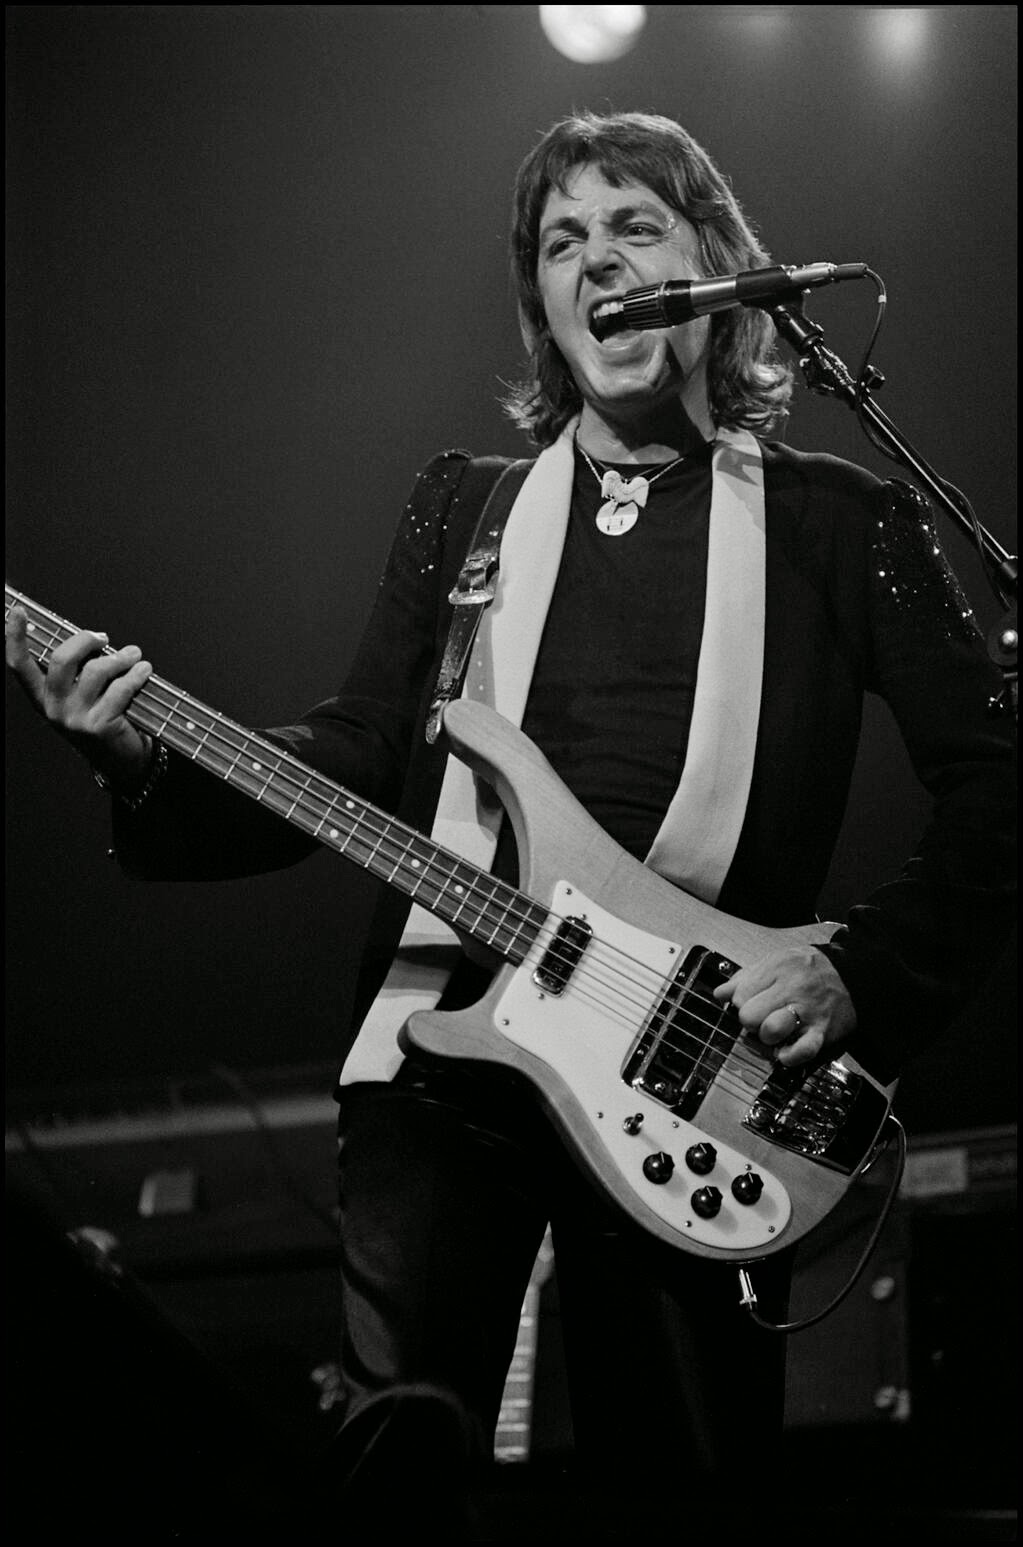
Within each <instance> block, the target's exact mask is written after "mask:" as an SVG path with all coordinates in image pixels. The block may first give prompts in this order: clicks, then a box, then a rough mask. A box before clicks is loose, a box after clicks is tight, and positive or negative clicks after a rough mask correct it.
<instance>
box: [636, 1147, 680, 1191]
mask: <svg viewBox="0 0 1023 1547" xmlns="http://www.w3.org/2000/svg"><path fill="white" fill-rule="evenodd" d="M674 1170H675V1162H674V1161H673V1160H672V1158H671V1156H670V1155H668V1154H666V1153H665V1151H664V1150H658V1152H657V1154H656V1155H648V1156H647V1158H646V1159H645V1160H644V1162H643V1175H644V1176H645V1177H646V1179H647V1181H648V1182H656V1183H657V1184H658V1186H660V1185H662V1184H663V1183H664V1182H670V1181H671V1177H672V1173H673V1171H674Z"/></svg>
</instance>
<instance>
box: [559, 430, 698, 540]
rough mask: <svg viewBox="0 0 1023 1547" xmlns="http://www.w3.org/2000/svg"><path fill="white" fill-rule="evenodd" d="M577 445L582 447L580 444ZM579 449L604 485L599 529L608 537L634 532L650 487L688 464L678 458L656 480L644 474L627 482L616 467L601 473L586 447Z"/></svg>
mask: <svg viewBox="0 0 1023 1547" xmlns="http://www.w3.org/2000/svg"><path fill="white" fill-rule="evenodd" d="M576 445H577V446H579V442H578V441H576ZM579 450H580V451H581V452H582V454H583V459H584V461H585V463H586V466H587V467H588V468H589V470H590V472H591V473H592V474H593V476H594V478H595V479H596V480H597V482H598V483H599V484H600V492H601V494H602V496H603V498H604V503H603V505H601V507H600V509H599V510H598V511H597V527H598V529H599V530H600V531H601V532H603V533H604V536H605V537H623V536H624V535H625V533H626V532H631V531H632V528H633V527H634V526H635V525H636V521H637V519H638V517H639V512H640V510H641V509H642V507H643V506H644V505H645V504H646V500H647V495H648V494H649V493H650V485H651V484H652V483H656V482H657V480H658V478H663V477H664V475H665V473H670V472H671V470H672V468H673V467H678V465H679V463H680V462H684V461H685V456H681V457H676V458H675V460H674V462H669V463H668V465H667V466H666V467H662V468H661V470H660V472H658V473H655V474H654V476H653V477H652V478H644V477H643V476H642V474H637V475H636V477H635V478H630V479H629V480H628V481H626V480H625V479H624V478H623V477H622V475H621V473H620V472H619V471H618V469H617V468H615V467H608V468H605V469H604V470H603V471H598V469H597V467H596V466H595V464H594V462H593V460H592V459H591V458H590V456H589V455H588V454H587V452H586V451H585V450H584V449H583V447H582V446H579Z"/></svg>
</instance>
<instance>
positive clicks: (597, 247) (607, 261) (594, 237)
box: [583, 226, 622, 280]
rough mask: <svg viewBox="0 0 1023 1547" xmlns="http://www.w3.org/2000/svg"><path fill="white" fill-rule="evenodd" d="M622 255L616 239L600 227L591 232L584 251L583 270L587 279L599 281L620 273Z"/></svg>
mask: <svg viewBox="0 0 1023 1547" xmlns="http://www.w3.org/2000/svg"><path fill="white" fill-rule="evenodd" d="M621 267H622V258H621V254H620V252H619V251H618V248H617V245H616V243H615V240H614V237H613V236H612V235H610V234H609V233H608V232H607V231H604V230H602V229H601V228H600V227H599V226H597V227H595V228H593V229H591V230H590V232H589V233H588V235H587V238H586V246H585V247H584V249H583V270H584V272H585V274H586V277H587V279H592V280H599V279H601V278H607V277H608V276H609V275H614V274H617V273H619V272H620V270H621Z"/></svg>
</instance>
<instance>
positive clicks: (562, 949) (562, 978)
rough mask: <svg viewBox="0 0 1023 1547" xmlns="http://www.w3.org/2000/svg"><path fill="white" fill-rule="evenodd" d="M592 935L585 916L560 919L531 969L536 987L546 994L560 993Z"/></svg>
mask: <svg viewBox="0 0 1023 1547" xmlns="http://www.w3.org/2000/svg"><path fill="white" fill-rule="evenodd" d="M592 938H593V930H592V929H591V928H590V926H589V924H587V922H586V920H585V919H579V918H567V919H562V921H561V923H560V924H559V925H558V927H557V929H556V931H555V933H554V939H553V940H552V941H551V943H550V945H549V946H548V947H547V949H546V951H544V953H543V956H542V957H541V959H540V962H539V964H538V966H537V967H536V969H535V971H534V973H533V982H534V983H535V984H536V985H537V987H538V988H542V989H543V991H544V993H545V994H555V995H557V994H563V993H564V992H565V989H566V988H567V987H568V983H569V980H570V978H571V976H572V974H573V972H574V971H575V969H576V968H577V967H578V965H579V963H580V961H581V960H582V956H583V952H584V951H585V950H586V947H587V946H588V945H589V943H590V941H591V940H592Z"/></svg>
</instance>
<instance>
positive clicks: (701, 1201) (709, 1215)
mask: <svg viewBox="0 0 1023 1547" xmlns="http://www.w3.org/2000/svg"><path fill="white" fill-rule="evenodd" d="M721 1204H722V1197H721V1193H720V1191H719V1190H718V1188H716V1187H698V1188H697V1189H696V1191H695V1192H694V1193H693V1210H694V1212H695V1213H697V1214H699V1216H700V1218H701V1219H713V1218H714V1216H715V1215H716V1214H720V1212H721Z"/></svg>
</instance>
